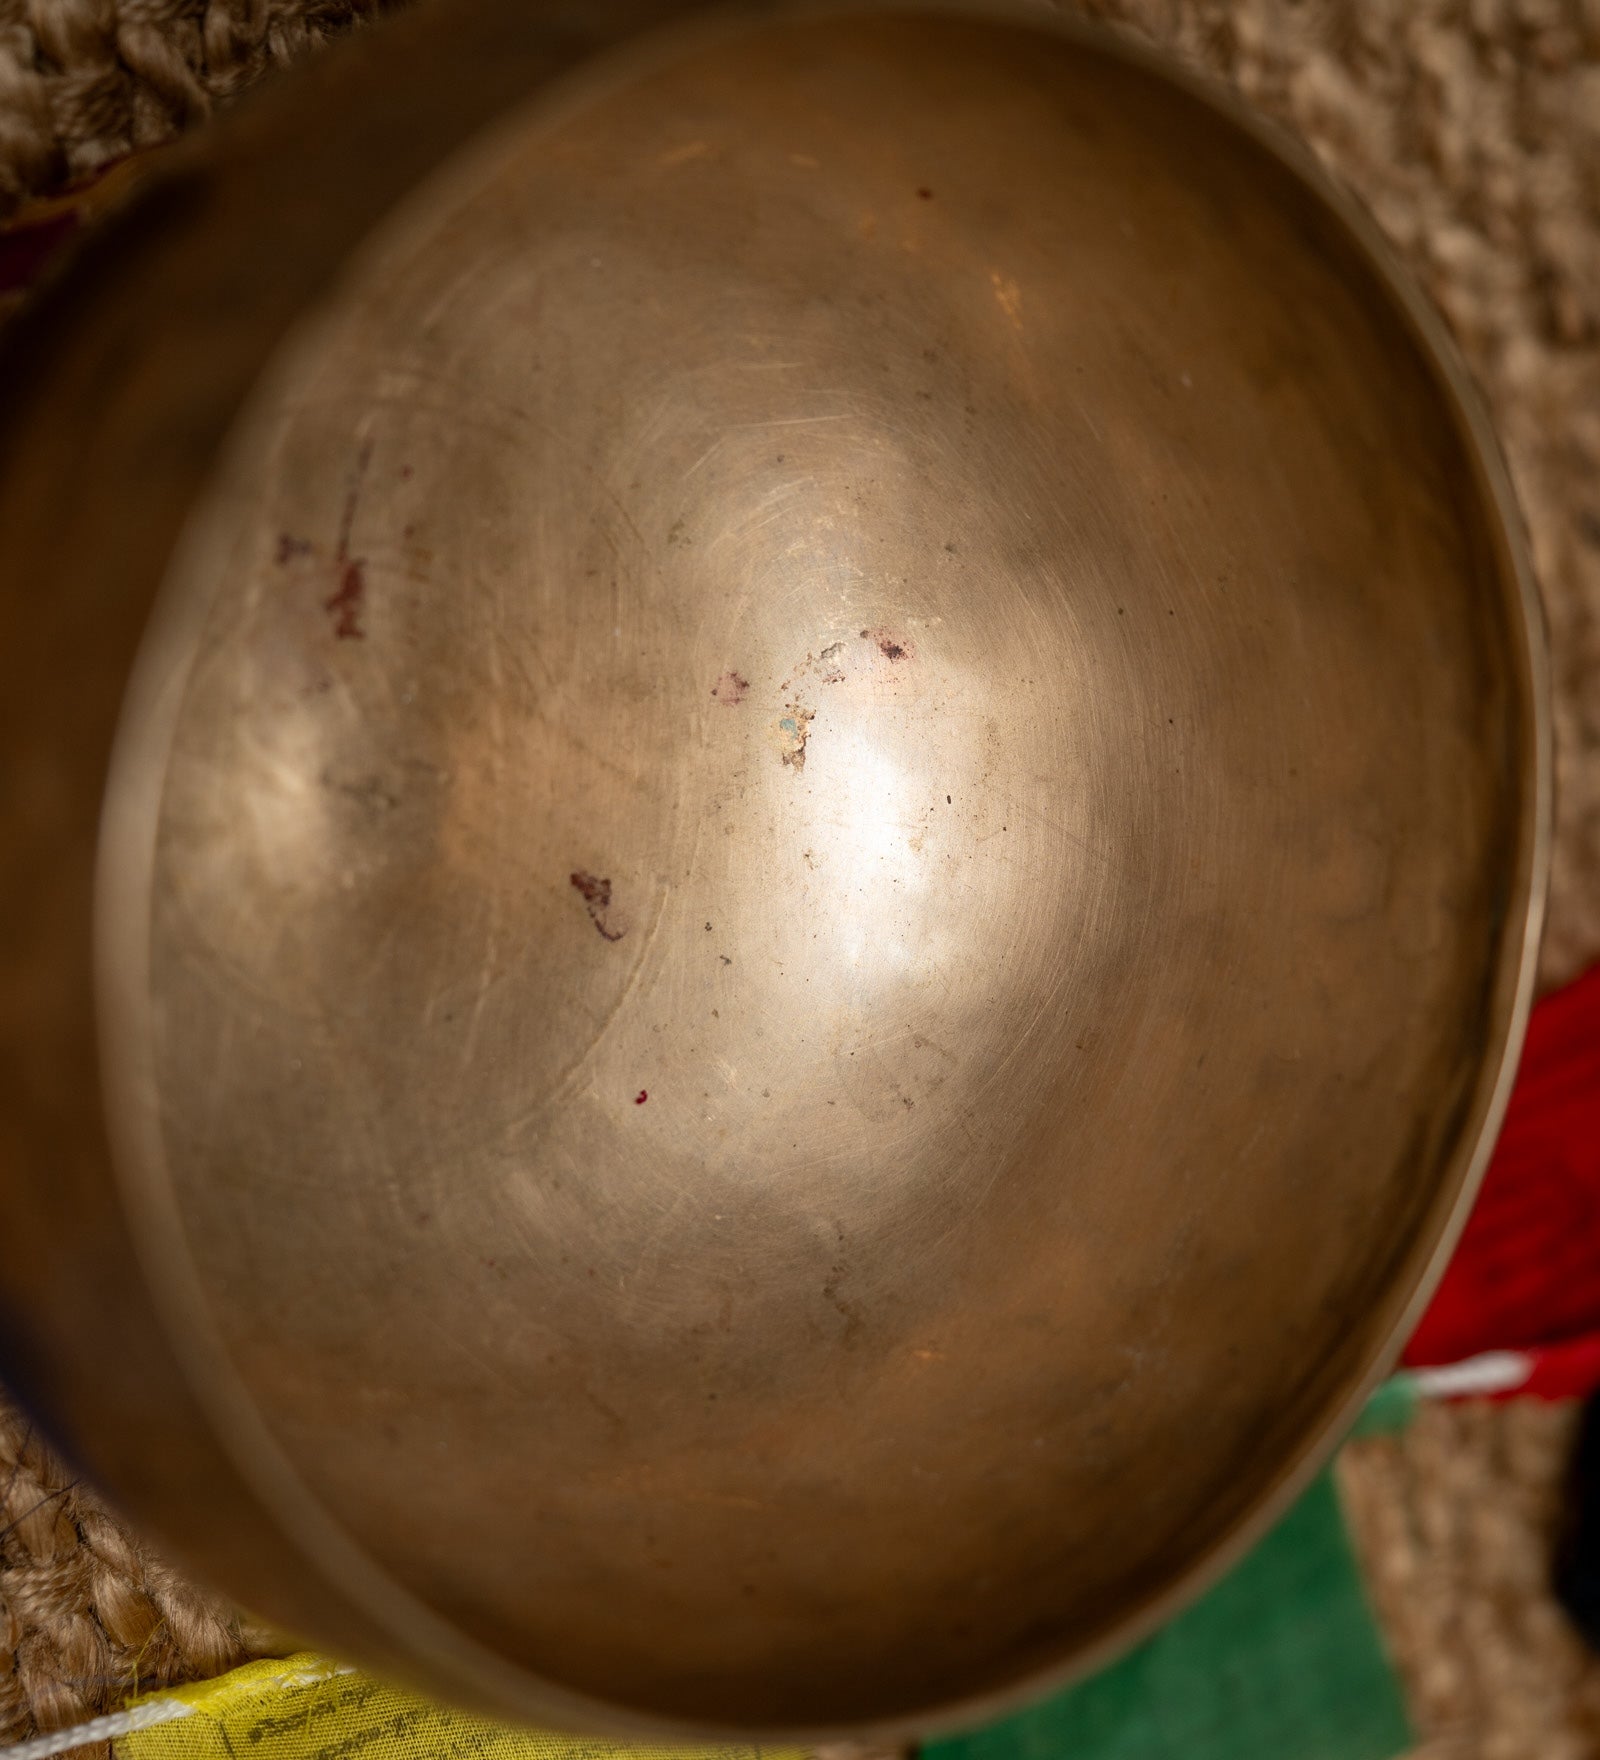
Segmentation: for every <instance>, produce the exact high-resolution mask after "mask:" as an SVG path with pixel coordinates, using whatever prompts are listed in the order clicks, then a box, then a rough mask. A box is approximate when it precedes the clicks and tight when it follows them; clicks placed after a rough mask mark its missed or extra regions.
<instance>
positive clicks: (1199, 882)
mask: <svg viewBox="0 0 1600 1760" xmlns="http://www.w3.org/2000/svg"><path fill="white" fill-rule="evenodd" d="M680 10H681V9H680V8H679V7H676V6H674V5H671V4H642V3H641V4H626V3H622V0H607V3H606V4H604V5H600V6H594V5H592V4H590V3H589V0H585V4H583V5H582V6H579V5H576V4H574V5H570V6H560V5H555V6H549V7H546V8H543V9H539V8H526V7H523V6H521V5H520V4H518V3H516V0H500V3H495V4H485V3H483V0H462V4H459V5H456V6H449V7H446V6H439V7H436V8H433V9H431V10H430V9H428V8H420V9H418V10H417V11H416V12H414V13H412V14H410V15H407V16H405V17H403V18H401V19H400V20H398V21H397V22H395V23H393V24H391V25H389V26H387V27H385V28H383V29H381V30H378V31H376V32H374V33H373V34H372V36H371V37H370V39H368V40H366V41H363V42H361V43H359V44H353V45H349V46H347V47H346V48H345V49H344V50H342V51H339V52H335V53H332V54H330V55H329V56H328V57H326V58H325V59H324V60H323V61H321V62H320V63H319V64H318V65H317V66H315V67H314V68H313V69H311V70H310V71H308V72H305V73H303V74H301V75H300V76H299V77H298V78H295V79H291V80H288V81H286V82H285V83H284V84H283V85H282V86H281V87H279V88H278V89H276V90H274V91H273V92H271V93H270V94H268V95H267V96H265V97H263V98H261V99H259V100H257V101H256V102H255V103H254V104H252V105H248V106H246V107H245V108H244V109H243V110H241V112H239V113H238V114H237V115H236V116H235V117H234V118H233V119H232V120H231V121H230V122H229V123H228V124H227V125H226V126H224V127H221V128H219V129H218V130H217V131H216V133H215V134H214V136H212V137H211V138H209V139H208V140H207V141H205V142H204V143H203V144H202V145H201V146H199V147H196V148H193V149H191V150H190V151H189V153H188V156H187V157H184V158H181V159H180V160H179V162H178V163H177V165H176V167H175V168H174V169H172V170H171V171H169V172H168V173H167V175H166V176H165V177H164V178H163V179H162V180H161V181H159V182H157V183H154V184H153V185H152V186H151V187H150V189H149V190H148V192H147V193H146V195H145V197H144V200H143V201H142V203H140V204H138V205H136V206H135V207H134V208H133V209H132V210H131V211H130V213H129V214H128V215H127V216H126V217H125V218H124V219H123V220H122V221H121V222H120V223H115V224H112V225H111V226H110V227H108V229H107V230H106V231H105V232H104V233H103V234H101V235H100V236H97V237H96V238H94V239H92V240H91V241H90V242H89V244H88V245H87V247H86V248H85V250H84V252H83V253H81V254H80V257H79V259H78V261H77V262H76V263H75V264H74V265H73V266H72V267H71V268H70V270H69V271H68V272H67V273H66V274H65V275H64V276H63V277H62V278H61V280H60V281H59V283H58V284H57V285H56V286H55V287H54V289H53V290H51V296H50V297H49V298H47V299H45V300H43V301H41V302H40V303H39V305H38V306H37V307H36V308H35V309H34V310H33V311H32V312H31V314H29V315H27V316H26V317H25V318H23V319H22V320H20V321H19V324H18V326H17V327H16V329H15V332H14V334H13V335H12V337H11V339H10V347H9V354H8V357H7V359H8V365H7V387H8V390H7V399H6V424H7V425H6V433H5V439H4V443H3V445H4V454H3V457H4V470H3V475H0V508H3V518H0V529H3V533H4V545H5V550H4V555H5V569H6V575H7V580H6V592H5V597H4V605H3V609H0V618H3V639H0V675H3V677H0V682H3V687H4V688H3V691H0V727H3V736H4V748H3V749H4V750H5V752H6V764H5V768H4V774H3V781H0V787H3V790H4V819H3V824H4V825H5V827H6V828H7V829H6V837H7V851H6V862H5V881H4V896H3V900H0V904H3V908H0V937H3V949H4V971H5V985H4V988H3V990H0V1020H3V1038H4V1044H5V1048H6V1049H5V1064H4V1087H3V1107H0V1112H3V1118H0V1133H3V1137H0V1143H3V1157H4V1159H3V1180H4V1187H3V1189H4V1203H5V1209H6V1222H7V1226H6V1228H5V1230H4V1233H3V1240H0V1266H3V1279H0V1283H3V1290H4V1310H5V1311H4V1330H5V1335H6V1340H7V1347H6V1348H7V1361H8V1363H9V1365H10V1372H11V1374H12V1375H13V1376H14V1377H15V1378H16V1379H17V1382H18V1384H19V1385H20V1386H21V1387H22V1389H23V1391H24V1393H25V1394H26V1396H27V1397H28V1398H29V1399H30V1400H31V1402H32V1403H33V1404H34V1405H35V1406H36V1407H37V1408H38V1409H39V1410H40V1411H41V1412H42V1414H43V1416H44V1419H45V1421H46V1422H47V1423H48V1424H49V1425H50V1426H51V1427H52V1429H53V1430H54V1431H55V1433H56V1434H57V1435H58V1436H59V1437H61V1438H62V1440H63V1442H64V1444H65V1446H67V1447H68V1448H69V1449H70V1450H71V1451H72V1452H73V1453H74V1454H76V1455H77V1456H78V1457H79V1458H80V1459H82V1460H83V1462H84V1463H85V1465H86V1467H87V1469H88V1470H89V1471H91V1472H92V1473H94V1474H96V1475H97V1476H98V1477H99V1478H100V1479H101V1480H102V1481H103V1482H104V1483H105V1484H106V1485H107V1486H108V1487H109V1488H110V1489H111V1491H112V1492H113V1493H114V1494H115V1495H117V1496H119V1497H120V1498H121V1499H122V1501H123V1502H124V1504H125V1505H126V1506H127V1507H128V1508H129V1509H131V1510H132V1512H133V1513H134V1514H135V1515H136V1516H137V1517H139V1518H140V1519H141V1520H143V1521H144V1522H145V1523H147V1524H148V1525H149V1526H150V1527H151V1528H152V1530H154V1531H155V1532H157V1533H158V1534H160V1535H162V1536H164V1537H165V1538H166V1539H167V1541H168V1543H169V1544H171V1545H172V1546H174V1547H176V1548H177V1549H178V1550H179V1551H180V1552H181V1553H182V1554H183V1555H184V1556H185V1557H187V1558H188V1559H190V1560H191V1561H192V1562H193V1564H194V1565H195V1566H196V1568H198V1569H200V1570H201V1571H203V1572H204V1573H205V1574H206V1575H208V1577H209V1578H210V1579H212V1580H214V1581H216V1582H217V1583H219V1584H220V1585H221V1586H222V1587H224V1588H225V1589H226V1590H228V1591H229V1592H230V1593H231V1594H232V1595H234V1596H235V1597H237V1598H239V1599H241V1600H242V1601H243V1602H244V1603H246V1604H248V1605H249V1606H251V1607H253V1608H256V1609H259V1610H262V1611H264V1612H265V1613H266V1614H268V1615H270V1616H272V1617H274V1618H276V1619H277V1620H279V1621H281V1622H283V1623H284V1624H286V1625H287V1626H289V1627H292V1628H293V1629H295V1630H298V1631H303V1632H306V1633H309V1634H310V1635H311V1636H312V1637H313V1638H314V1639H316V1640H318V1641H319V1642H322V1643H325V1644H328V1645H331V1646H333V1647H335V1648H337V1649H341V1650H343V1651H346V1652H348V1653H351V1654H354V1655H356V1656H359V1657H364V1658H367V1659H369V1660H371V1661H374V1662H375V1663H377V1664H378V1665H379V1666H380V1667H385V1668H390V1669H395V1670H399V1671H400V1672H402V1673H405V1674H406V1675H408V1676H409V1677H410V1678H413V1679H417V1680H419V1681H421V1682H423V1683H425V1684H426V1685H428V1686H430V1687H432V1688H434V1689H435V1690H437V1691H440V1692H442V1693H445V1694H447V1695H449V1696H452V1697H454V1698H457V1699H460V1700H464V1701H469V1702H472V1703H476V1704H480V1705H485V1706H489V1707H491V1708H493V1709H496V1710H499V1711H501V1712H505V1713H509V1714H513V1715H517V1716H522V1717H528V1718H535V1719H539V1720H543V1721H547V1722H558V1723H564V1724H570V1725H575V1726H583V1727H602V1728H608V1729H611V1728H615V1729H655V1730H664V1731H670V1730H699V1731H710V1732H747V1731H755V1732H773V1731H813V1732H815V1731H830V1730H834V1731H837V1730H907V1729H917V1728H928V1727H938V1726H941V1725H944V1724H948V1723H950V1722H951V1721H952V1720H955V1721H960V1720H962V1719H971V1718H974V1717H977V1716H981V1715H983V1714H984V1713H985V1712H987V1711H989V1710H991V1709H992V1708H994V1707H996V1706H999V1705H1004V1704H1008V1703H1011V1702H1013V1701H1014V1700H1015V1698H1016V1696H1017V1695H1018V1694H1019V1693H1021V1692H1024V1691H1028V1690H1033V1689H1035V1688H1037V1687H1038V1686H1039V1685H1040V1684H1041V1683H1042V1682H1046V1681H1048V1680H1051V1679H1060V1678H1064V1676H1065V1675H1066V1674H1067V1673H1070V1672H1071V1671H1072V1670H1073V1669H1082V1668H1085V1667H1087V1666H1090V1665H1091V1664H1092V1663H1094V1662H1095V1661H1097V1660H1099V1659H1101V1658H1104V1657H1105V1656H1107V1655H1109V1654H1111V1653H1112V1652H1113V1651H1114V1650H1115V1648H1116V1647H1117V1646H1118V1645H1120V1644H1123V1643H1126V1642H1127V1641H1129V1640H1130V1639H1131V1638H1132V1637H1133V1636H1135V1635H1137V1634H1138V1633H1141V1632H1143V1631H1146V1630H1148V1629H1150V1628H1151V1626H1152V1624H1153V1623H1154V1622H1155V1621H1156V1620H1158V1619H1159V1618H1160V1617H1161V1616H1162V1615H1163V1614H1164V1613H1166V1612H1169V1611H1170V1610H1171V1609H1172V1607H1173V1606H1175V1605H1176V1604H1177V1603H1178V1602H1180V1601H1181V1600H1182V1599H1183V1598H1184V1597H1185V1596H1188V1595H1192V1594H1193V1593H1195V1592H1196V1590H1197V1589H1198V1587H1199V1586H1200V1585H1202V1584H1203V1583H1204V1582H1206V1581H1207V1580H1209V1579H1210V1578H1211V1577H1213V1576H1214V1575H1215V1574H1216V1573H1217V1572H1218V1571H1219V1570H1220V1569H1221V1568H1222V1567H1223V1565H1224V1564H1225V1563H1226V1562H1227V1561H1228V1560H1230V1559H1231V1558H1233V1557H1235V1556H1237V1555H1238V1553H1239V1552H1240V1550H1241V1549H1242V1548H1243V1547H1244V1546H1245V1545H1246V1544H1247V1543H1248V1542H1249V1540H1250V1539H1251V1538H1252V1537H1253V1536H1254V1535H1255V1534H1257V1533H1258V1532H1260V1531H1261V1529H1262V1527H1263V1525H1264V1523H1266V1522H1267V1521H1268V1520H1269V1519H1270V1518H1271V1516H1272V1515H1273V1514H1274V1513H1275V1512H1276V1511H1278V1510H1280V1509H1281V1508H1282V1507H1284V1505H1285V1503H1286V1501H1287V1500H1288V1499H1289V1498H1290V1497H1291V1496H1292V1495H1293V1493H1294V1492H1295V1490H1296V1488H1297V1487H1299V1486H1300V1485H1302V1484H1303V1483H1304V1482H1305V1481H1306V1479H1307V1477H1308V1475H1309V1474H1310V1473H1311V1472H1312V1471H1313V1470H1314V1469H1315V1467H1316V1466H1317V1464H1318V1463H1319V1462H1320V1461H1321V1460H1322V1459H1323V1458H1325V1456H1326V1454H1327V1452H1328V1451H1329V1449H1330V1448H1331V1446H1332V1445H1333V1442H1334V1441H1335V1440H1336V1438H1337V1436H1338V1435H1339V1433H1340V1430H1341V1427H1342V1426H1343V1425H1345V1424H1346V1423H1347V1422H1348V1421H1349V1419H1350V1417H1351V1416H1352V1414H1353V1413H1354V1412H1355V1410H1356V1409H1357V1408H1358V1405H1359V1401H1360V1399H1361V1398H1362V1396H1363V1394H1364V1392H1365V1391H1366V1390H1367V1389H1368V1388H1369V1387H1370V1386H1371V1384H1372V1382H1373V1380H1374V1378H1375V1377H1376V1375H1377V1374H1378V1373H1379V1372H1381V1370H1382V1369H1383V1367H1384V1365H1385V1364H1386V1362H1387V1361H1388V1360H1389V1359H1390V1357H1391V1355H1392V1352H1393V1350H1394V1346H1395V1341H1396V1340H1397V1339H1398V1338H1399V1337H1400V1336H1402V1335H1403V1329H1404V1327H1405V1326H1406V1324H1407V1323H1408V1321H1409V1320H1411V1319H1412V1318H1414V1316H1415V1315H1416V1313H1417V1311H1418V1307H1419V1304H1420V1302H1421V1300H1422V1299H1423V1297H1424V1295H1425V1293H1426V1291H1427V1288H1428V1286H1429V1284H1430V1281H1431V1279H1432V1278H1433V1277H1434V1276H1435V1274H1436V1271H1437V1268H1438V1266H1439V1265H1440V1263H1441V1261H1442V1255H1443V1253H1444V1252H1445V1250H1446V1249H1447V1247H1448V1245H1449V1242H1450V1240H1451V1238H1452V1236H1453V1233H1454V1230H1455V1229H1456V1227H1457V1226H1458V1223H1459V1220H1460V1218H1461V1216H1462V1214H1463V1211H1464V1208H1465V1206H1466V1204H1467V1203H1468V1201H1469V1199H1470V1194H1471V1190H1472V1186H1473V1183H1474V1179H1475V1177H1476V1174H1477V1173H1478V1171H1479V1169H1480V1168H1481V1165H1482V1161H1483V1158H1484V1155H1485V1153H1486V1150H1487V1144H1488V1141H1489V1138H1490V1136H1491V1135H1492V1131H1493V1127H1494V1124H1495V1122H1496V1120H1497V1118H1498V1115H1499V1111H1500V1108H1501V1105H1502V1103H1503V1100H1504V1096H1505V1089H1506V1084H1507V1081H1508V1078H1509V1072H1510V1070H1511V1067H1512V1064H1513V1062H1514V1059H1515V1053H1516V1049H1517V1045H1518V1042H1519V1038H1520V1034H1521V1030H1522V1025H1523V1020H1524V1017H1525V1012H1526V1007H1527V1002H1528V994H1529V985H1530V982H1531V972H1532V963H1531V962H1532V958H1533V951H1534V943H1535V939H1536V932H1537V921H1538V909H1539V900H1540V896H1541V890H1542V882H1543V875H1544V865H1545V855H1546V844H1547V840H1548V807H1547V770H1548V765H1547V747H1548V737H1547V733H1546V727H1545V708H1544V690H1545V687H1544V682H1543V672H1542V667H1543V660H1542V657H1541V647H1540V641H1541V638H1540V635H1539V626H1538V616H1537V610H1536V601H1535V599H1534V596H1533V592H1532V589H1531V586H1530V583H1529V579H1528V572H1527V568H1526V565H1525V562H1524V560H1523V556H1522V551H1521V545H1520V540H1519V538H1518V536H1517V533H1516V522H1515V518H1514V514H1513V512H1512V507H1511V503H1510V498H1509V495H1508V492H1507V488H1506V484H1505V480H1504V476H1503V472H1502V467H1501V465H1500V463H1499V462H1498V461H1497V457H1496V454H1495V451H1494V448H1493V445H1492V443H1491V441H1490V440H1489V438H1488V436H1487V434H1486V430H1485V428H1484V425H1483V422H1482V419H1481V417H1480V416H1479V414H1478V413H1477V410H1476V406H1475V405H1474V403H1473V400H1472V397H1471V394H1470V392H1469V390H1468V388H1467V385H1466V383H1465V378H1464V375H1463V373H1462V371H1461V369H1460V368H1459V367H1458V366H1457V364H1456V363H1455V360H1454V357H1453V355H1452V353H1451V351H1450V348H1449V346H1448V344H1447V342H1446V340H1445V338H1444V336H1443V334H1442V332H1441V328H1440V326H1439V324H1438V323H1437V321H1436V320H1435V319H1434V318H1433V317H1432V316H1431V315H1430V314H1429V313H1428V311H1427V310H1426V309H1425V307H1424V305H1423V303H1422V302H1421V300H1420V299H1419V297H1418V296H1417V295H1416V294H1415V293H1414V292H1413V291H1412V290H1411V289H1410V287H1409V286H1408V285H1407V284H1406V283H1405V281H1404V280H1403V278H1402V277H1401V276H1400V275H1398V274H1397V272H1396V271H1395V269H1394V268H1393V266H1392V265H1391V263H1390V261H1389V259H1388V258H1387V256H1386V255H1385V253H1384V251H1383V249H1382V247H1381V246H1380V244H1379V242H1378V241H1377V239H1376V237H1375V235H1374V231H1373V228H1372V227H1371V225H1370V224H1369V223H1368V222H1367V221H1366V220H1365V219H1363V218H1362V217H1361V216H1360V215H1359V214H1358V213H1357V212H1355V211H1354V209H1353V207H1352V205H1351V203H1350V202H1349V201H1348V200H1347V199H1346V198H1344V197H1343V196H1341V195H1339V194H1337V193H1335V192H1334V191H1333V190H1332V189H1331V188H1330V186H1329V185H1328V183H1327V182H1326V181H1325V180H1324V179H1323V178H1322V176H1321V175H1320V174H1319V173H1318V172H1317V171H1316V170H1315V169H1314V168H1313V166H1312V165H1311V163H1310V162H1309V159H1308V158H1307V157H1306V156H1305V155H1303V154H1302V153H1301V152H1299V151H1298V150H1297V149H1295V148H1292V147H1290V146H1287V145H1285V144H1283V143H1282V142H1280V141H1278V140H1277V139H1276V137H1274V136H1273V135H1271V134H1270V133H1269V132H1267V131H1266V130H1265V129H1264V128H1263V126H1262V125H1260V124H1259V123H1256V122H1254V121H1251V120H1249V119H1248V118H1247V117H1246V116H1245V115H1243V114H1242V113H1241V112H1240V111H1239V110H1237V109H1235V108H1234V107H1233V106H1232V105H1231V103H1230V102H1229V101H1227V100H1225V99H1222V98H1219V97H1217V96H1215V95H1213V94H1210V93H1209V92H1207V91H1206V90H1204V89H1203V88H1201V87H1199V86H1197V85H1196V84H1194V83H1193V82H1192V81H1191V80H1190V79H1188V78H1187V77H1186V76H1183V75H1181V74H1179V73H1177V72H1174V71H1172V70H1170V69H1168V68H1166V67H1165V66H1164V65H1162V64H1161V63H1159V62H1158V61H1156V60H1154V59H1152V58H1150V57H1149V56H1148V55H1146V54H1145V53H1143V52H1139V51H1135V50H1133V49H1130V48H1128V47H1126V46H1119V45H1118V44H1117V43H1115V42H1113V41H1112V40H1110V39H1108V38H1106V37H1103V36H1100V35H1097V34H1094V33H1092V32H1090V31H1089V30H1087V29H1085V28H1083V27H1078V26H1069V25H1067V24H1066V23H1064V22H1062V21H1061V20H1060V19H1058V18H1056V17H1054V15H1052V14H1049V13H1046V12H1041V11H1039V10H1038V9H1030V8H1021V7H1011V8H1004V7H982V6H978V5H972V4H969V5H966V6H954V7H951V6H941V5H938V4H936V3H935V4H906V5H894V4H883V5H873V4H845V5H834V6H829V7H822V8H812V9H809V10H805V11H800V12H794V11H785V10H778V9H772V8H755V9H751V10H747V11H745V12H742V13H735V14H726V15H722V16H720V17H718V18H716V19H714V20H711V21H709V22H708V21H706V20H703V19H699V20H697V19H688V20H678V19H676V14H677V13H678V12H679V11H680ZM102 803H103V804H102Z"/></svg>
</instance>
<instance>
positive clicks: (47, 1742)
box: [0, 1663, 355, 1760]
mask: <svg viewBox="0 0 1600 1760" xmlns="http://www.w3.org/2000/svg"><path fill="white" fill-rule="evenodd" d="M354 1673H355V1670H354V1669H353V1668H351V1667H350V1666H349V1664H347V1663H332V1664H330V1665H329V1666H328V1667H326V1668H317V1669H314V1670H305V1669H302V1670H299V1671H297V1672H296V1673H293V1674H282V1675H278V1676H277V1677H276V1678H275V1679H273V1680H269V1681H262V1682H261V1683H260V1685H261V1686H263V1687H278V1688H289V1687H310V1686H315V1685H316V1684H317V1683H318V1682H320V1681H326V1680H333V1679H335V1678H336V1677H337V1676H339V1675H343V1674H354ZM200 1709H202V1708H201V1707H200V1706H198V1705H190V1704H189V1703H188V1702H187V1701H186V1700H183V1699H146V1700H145V1701H144V1703H143V1704H142V1705H134V1706H132V1707H130V1708H129V1709H128V1710H127V1711H108V1712H107V1713H106V1714H105V1716H104V1717H92V1718H90V1719H89V1721H88V1722H87V1723H78V1724H74V1725H73V1726H72V1728H71V1729H57V1730H52V1731H51V1732H50V1734H49V1735H47V1736H34V1737H32V1738H31V1739H30V1740H28V1741H26V1742H13V1743H11V1745H10V1746H9V1747H4V1746H0V1760H51V1756H52V1755H55V1754H65V1753H66V1752H67V1751H68V1750H69V1749H71V1748H83V1747H87V1746H88V1745H89V1743H91V1742H113V1741H115V1740H116V1739H117V1737H118V1736H127V1735H132V1734H133V1732H134V1731H135V1730H138V1729H153V1728H154V1727H155V1725H156V1724H158V1723H176V1722H177V1720H178V1719H179V1718H180V1717H188V1716H190V1715H192V1714H193V1713H194V1712H196V1711H198V1710H200Z"/></svg>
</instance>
